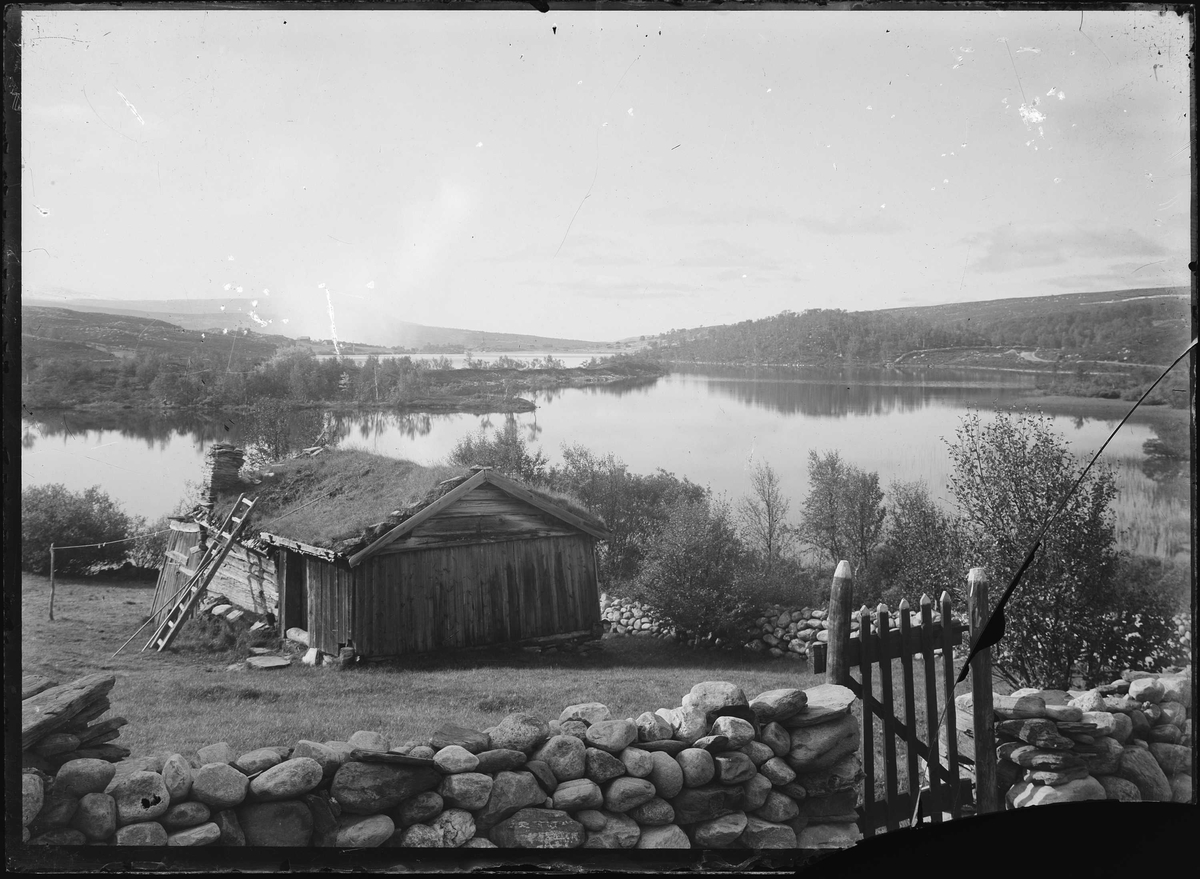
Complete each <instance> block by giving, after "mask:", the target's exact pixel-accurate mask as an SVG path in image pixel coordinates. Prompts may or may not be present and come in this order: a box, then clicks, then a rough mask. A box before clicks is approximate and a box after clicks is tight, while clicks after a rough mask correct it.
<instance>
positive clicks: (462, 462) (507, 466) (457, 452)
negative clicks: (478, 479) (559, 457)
mask: <svg viewBox="0 0 1200 879" xmlns="http://www.w3.org/2000/svg"><path fill="white" fill-rule="evenodd" d="M449 461H450V463H451V464H457V465H459V466H460V467H472V466H474V465H476V464H480V465H483V466H485V467H491V468H492V469H493V470H495V471H496V472H497V473H499V474H501V475H503V476H509V477H512V478H514V479H518V480H520V481H522V482H528V483H530V484H535V485H536V484H541V483H543V482H545V480H546V465H547V464H548V463H549V461H548V459H547V458H546V456H545V455H544V454H542V450H541V449H537V450H536V451H532V452H531V451H530V450H529V447H528V445H527V444H526V442H525V439H524V438H523V437H522V436H521V434H520V431H519V430H518V429H517V420H516V419H515V418H512V417H511V416H510V417H508V418H506V419H505V420H504V427H503V428H501V429H498V430H494V431H493V432H492V435H491V436H490V437H489V436H488V433H487V431H486V430H485V429H484V428H480V429H479V432H478V433H475V434H469V435H467V436H464V437H463V438H462V439H460V440H459V441H458V442H457V443H455V445H454V448H453V450H451V452H450V457H449Z"/></svg>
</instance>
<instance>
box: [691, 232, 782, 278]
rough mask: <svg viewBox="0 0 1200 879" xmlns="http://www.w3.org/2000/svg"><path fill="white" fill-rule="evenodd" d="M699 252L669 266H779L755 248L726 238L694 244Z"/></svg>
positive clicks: (742, 268)
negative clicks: (732, 242) (731, 241)
mask: <svg viewBox="0 0 1200 879" xmlns="http://www.w3.org/2000/svg"><path fill="white" fill-rule="evenodd" d="M696 250H697V251H699V252H698V253H696V254H695V255H692V256H683V257H680V258H679V259H676V260H672V261H671V265H674V266H687V267H696V268H720V269H725V268H734V267H736V268H738V269H740V270H741V271H743V272H744V271H745V270H746V269H747V268H753V269H774V268H778V267H779V264H778V263H777V262H776V261H775V260H774V259H773V258H772V257H771V256H770V255H768V254H766V253H764V252H763V251H761V250H759V249H758V248H755V247H749V246H746V245H735V244H731V243H730V241H729V240H728V239H726V238H706V239H704V240H703V241H699V242H697V244H696Z"/></svg>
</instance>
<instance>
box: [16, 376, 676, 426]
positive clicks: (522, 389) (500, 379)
mask: <svg viewBox="0 0 1200 879" xmlns="http://www.w3.org/2000/svg"><path fill="white" fill-rule="evenodd" d="M576 370H580V371H576ZM450 372H455V373H459V375H458V376H454V375H449V376H446V378H447V379H448V380H447V381H446V382H445V383H442V384H439V385H437V386H436V387H434V388H431V389H430V390H429V391H427V392H426V393H425V394H423V395H421V396H418V397H413V398H412V399H410V400H404V401H402V402H385V401H373V400H289V399H285V400H284V401H283V402H285V403H286V404H287V405H288V408H289V409H292V410H297V411H300V410H307V409H328V410H333V411H356V410H357V411H388V412H402V413H431V414H442V413H446V414H453V413H464V414H471V415H487V414H507V413H513V412H533V411H536V410H537V404H536V403H534V402H533V401H532V400H528V399H526V398H525V397H521V396H517V394H521V393H527V394H534V393H538V392H541V391H558V390H566V389H571V388H590V387H612V386H622V385H638V384H643V383H650V382H654V381H657V380H658V379H660V378H662V377H663V376H665V375H667V374H668V373H667V372H665V371H664V372H662V373H655V374H645V373H642V374H633V375H621V374H619V373H614V372H596V371H593V370H586V369H584V368H583V367H571V368H568V369H563V370H536V371H535V370H517V369H512V370H509V369H499V370H477V369H465V370H452V371H450ZM522 373H525V374H527V375H529V376H530V377H531V378H535V377H536V379H540V381H537V380H534V381H517V382H513V381H512V379H513V378H519V377H520V375H521V374H522ZM506 384H507V387H505V385H506ZM514 385H515V386H514ZM22 408H23V411H24V413H25V414H26V415H30V416H32V415H34V414H36V413H37V412H101V411H105V412H108V411H112V410H114V409H116V410H120V411H125V412H158V413H175V412H178V413H212V412H239V413H240V412H250V411H253V409H254V408H255V404H254V403H221V402H206V403H195V404H191V405H182V404H173V403H160V402H154V401H147V400H141V401H115V400H106V401H98V402H94V403H70V404H64V405H36V406H30V405H28V404H24V405H23V407H22Z"/></svg>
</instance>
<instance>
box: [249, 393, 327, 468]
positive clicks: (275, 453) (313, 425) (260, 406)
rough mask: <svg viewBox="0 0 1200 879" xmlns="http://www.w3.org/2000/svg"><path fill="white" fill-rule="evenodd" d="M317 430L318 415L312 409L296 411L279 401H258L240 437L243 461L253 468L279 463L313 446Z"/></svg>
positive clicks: (319, 426) (269, 399)
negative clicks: (244, 452) (242, 446)
mask: <svg viewBox="0 0 1200 879" xmlns="http://www.w3.org/2000/svg"><path fill="white" fill-rule="evenodd" d="M321 428H322V419H321V413H320V412H318V411H317V410H315V409H299V410H297V409H294V408H293V407H292V406H291V405H289V404H288V403H286V402H284V401H283V400H278V399H274V398H270V397H268V398H265V399H261V400H259V401H257V402H256V403H255V404H254V411H253V412H252V413H251V414H250V417H249V419H248V420H247V423H246V426H245V429H244V432H243V435H242V441H243V444H244V445H245V449H246V461H247V462H248V463H249V464H251V465H252V466H256V467H261V466H265V465H267V464H270V463H272V462H274V461H281V460H283V459H284V458H287V457H288V456H289V455H290V454H291V453H292V452H295V451H299V450H300V449H304V448H308V447H309V446H312V445H315V444H316V443H317V441H318V440H319V439H320V435H321Z"/></svg>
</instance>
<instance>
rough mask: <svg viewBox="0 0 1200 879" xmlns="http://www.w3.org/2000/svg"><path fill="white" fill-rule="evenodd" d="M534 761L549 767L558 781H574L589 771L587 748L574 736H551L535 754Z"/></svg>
mask: <svg viewBox="0 0 1200 879" xmlns="http://www.w3.org/2000/svg"><path fill="white" fill-rule="evenodd" d="M533 759H535V760H541V761H542V762H543V763H545V764H546V765H547V766H549V767H550V771H551V772H552V773H554V777H555V779H557V780H558V781H560V782H562V781H573V780H574V779H577V778H583V776H584V773H585V771H586V769H587V746H586V745H585V744H584V743H583V741H582V740H580V739H578V738H576V737H575V736H572V735H557V736H551V737H550V739H549V740H548V741H547V742H546V743H545V744H544V745H542V746H541V747H540V748H538V749H537V751H535V752H534V754H533Z"/></svg>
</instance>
